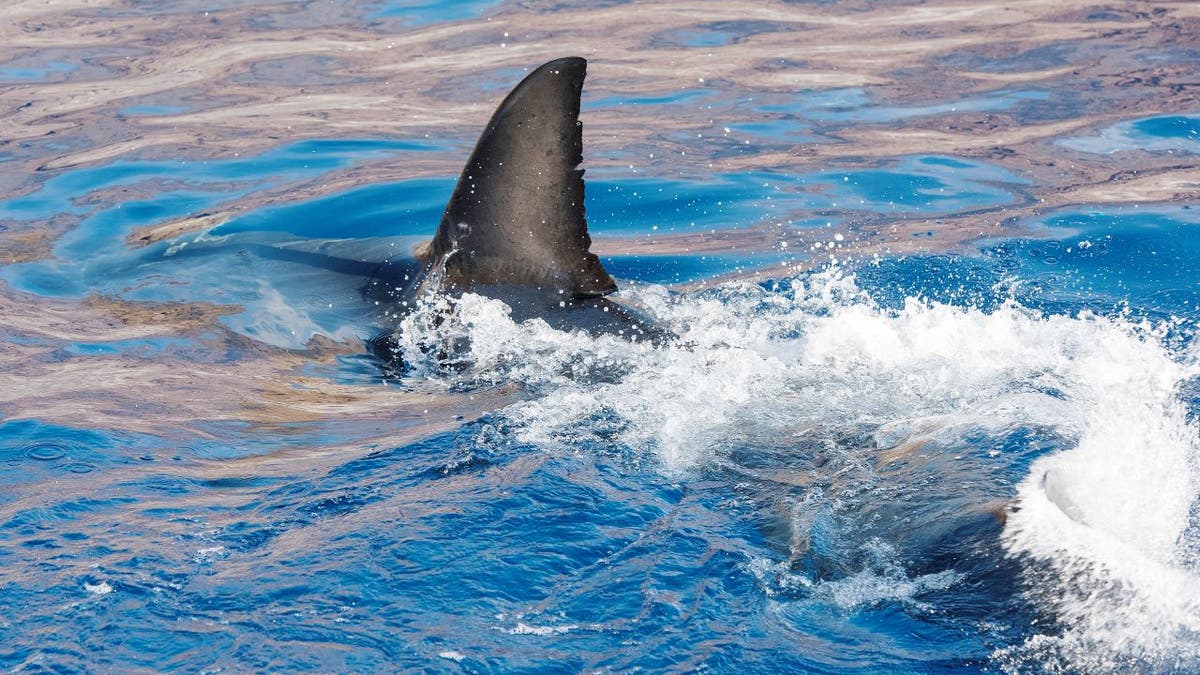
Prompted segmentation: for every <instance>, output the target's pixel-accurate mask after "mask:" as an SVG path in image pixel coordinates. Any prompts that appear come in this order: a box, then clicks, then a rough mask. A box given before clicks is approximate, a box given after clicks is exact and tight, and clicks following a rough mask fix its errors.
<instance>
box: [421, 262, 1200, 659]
mask: <svg viewBox="0 0 1200 675" xmlns="http://www.w3.org/2000/svg"><path fill="white" fill-rule="evenodd" d="M625 295H627V296H632V297H633V299H634V300H636V301H637V302H638V303H639V304H641V305H642V306H644V307H647V308H648V309H649V310H650V311H651V312H652V313H654V314H655V315H657V316H658V317H659V318H660V320H661V321H662V322H663V323H664V324H665V325H666V327H668V328H670V329H671V330H673V331H674V332H675V333H676V334H677V335H678V336H679V339H678V341H676V342H675V343H674V344H671V345H667V346H662V347H655V346H653V345H649V344H644V343H632V342H629V341H625V340H622V339H619V338H615V337H599V338H594V337H590V336H587V335H585V334H582V333H563V332H560V331H555V330H553V329H551V328H550V327H549V326H547V325H546V324H545V323H543V322H540V321H529V322H525V323H523V324H517V323H515V322H513V321H512V320H511V318H510V317H509V314H508V311H507V307H506V306H505V305H504V304H503V303H500V302H497V301H494V300H488V299H485V298H481V297H477V296H471V295H468V296H465V297H464V298H463V299H462V300H461V301H459V302H458V303H457V307H456V308H455V311H454V312H453V313H452V314H451V315H450V316H449V317H448V318H447V317H444V316H443V317H442V318H439V319H437V320H434V319H433V317H434V316H435V314H433V313H431V311H432V310H431V311H418V312H416V313H414V314H413V315H410V316H409V317H408V318H407V319H406V324H407V325H406V327H405V330H403V331H402V332H401V333H400V334H399V337H400V339H401V341H402V344H401V348H402V351H404V356H405V359H406V360H407V361H408V362H409V363H414V364H416V365H417V368H418V371H420V370H421V369H422V368H424V369H426V370H432V369H435V368H436V367H437V366H436V361H437V358H438V355H441V356H444V355H446V354H455V355H457V356H458V358H459V359H460V365H462V366H464V370H463V371H462V372H461V373H460V374H459V375H457V376H455V377H456V378H458V379H457V380H455V381H457V382H460V383H461V382H467V383H492V382H505V381H515V382H518V383H521V384H522V385H524V386H525V387H527V388H528V389H529V390H530V391H531V392H533V393H535V394H536V395H534V396H532V397H531V398H530V399H529V400H527V401H524V402H522V403H519V404H516V405H513V406H510V407H509V408H507V409H505V410H504V411H503V414H504V416H505V417H507V418H508V420H509V421H510V422H511V423H513V425H514V426H515V428H516V431H517V433H518V435H519V436H520V438H521V439H522V440H524V441H526V442H529V443H534V444H538V445H541V446H544V447H558V448H564V449H573V448H577V447H579V446H580V445H581V444H585V443H587V442H588V441H589V440H592V439H596V438H598V435H599V434H604V436H603V438H602V439H600V440H603V441H604V442H612V440H613V438H614V434H615V439H616V440H617V441H619V442H623V443H625V444H627V445H628V446H629V447H631V448H633V449H635V450H636V451H641V452H645V453H646V454H647V455H648V456H650V457H653V458H654V460H655V461H657V462H658V463H659V464H660V465H661V466H662V468H663V470H664V471H667V472H669V473H673V474H676V475H680V476H684V475H686V474H687V472H689V471H691V470H693V469H696V468H698V467H702V466H705V465H706V464H707V463H709V462H713V461H720V460H721V458H722V457H724V456H725V454H727V453H728V452H729V448H730V447H731V446H736V445H738V444H739V443H741V444H742V445H744V446H745V445H749V446H755V445H756V444H772V443H778V442H779V439H784V440H785V441H786V439H788V438H793V437H797V436H800V435H802V434H809V435H812V434H816V435H818V436H819V435H821V434H828V435H832V434H833V432H834V431H835V430H840V429H852V428H867V429H871V430H873V436H872V437H873V439H874V442H875V444H876V446H877V447H876V448H867V449H865V450H864V452H868V453H870V452H877V451H878V450H880V449H888V448H897V447H899V448H903V447H906V446H913V447H917V446H920V445H921V444H924V443H928V442H930V441H932V442H934V444H935V445H941V446H942V447H949V446H951V445H955V447H958V448H960V449H961V448H962V447H966V448H967V449H968V450H969V449H970V443H969V442H968V441H966V440H964V439H966V438H967V436H968V434H970V433H983V434H986V435H987V436H989V437H999V438H1002V437H1003V436H1004V434H1005V433H1006V431H1008V430H1010V429H1013V428H1016V427H1018V426H1028V427H1033V428H1038V429H1042V428H1045V429H1047V430H1049V432H1048V433H1050V434H1051V435H1052V436H1053V437H1054V439H1056V443H1057V444H1058V445H1059V446H1060V447H1062V448H1063V450H1061V451H1060V452H1058V453H1057V454H1053V455H1051V456H1048V457H1044V458H1042V459H1040V460H1039V461H1037V462H1036V463H1035V464H1034V466H1033V468H1032V470H1031V472H1030V473H1029V476H1028V478H1026V479H1025V480H1024V482H1023V483H1022V484H1021V486H1020V489H1019V495H1018V499H1017V503H1018V505H1019V507H1020V510H1019V511H1017V512H1015V513H1013V514H1012V515H1011V517H1010V518H1009V520H1008V524H1007V525H1006V529H1005V533H1004V546H1005V548H1006V550H1007V551H1008V553H1009V554H1010V555H1012V556H1014V557H1016V558H1018V559H1020V560H1023V561H1029V562H1030V575H1031V579H1032V581H1033V585H1032V590H1031V591H1030V593H1031V596H1030V597H1031V599H1033V600H1034V602H1035V603H1037V604H1038V606H1039V607H1041V608H1042V609H1044V610H1045V612H1046V613H1047V614H1048V615H1051V616H1052V617H1054V618H1056V619H1057V620H1058V622H1059V625H1058V626H1057V627H1055V628H1053V629H1048V630H1050V631H1051V632H1048V633H1047V635H1046V636H1039V637H1037V638H1036V639H1035V640H1031V641H1030V648H1029V650H1027V652H1026V653H1025V655H1024V656H1022V655H1019V654H1016V652H1006V653H1001V654H998V657H999V658H1000V659H1002V660H1005V662H1006V663H1018V662H1020V659H1021V658H1034V657H1035V656H1036V658H1043V657H1044V656H1045V655H1046V654H1047V653H1049V652H1050V651H1055V650H1058V651H1056V652H1055V653H1057V654H1059V656H1058V657H1055V658H1059V657H1061V658H1062V659H1064V660H1065V662H1067V663H1075V662H1079V663H1085V662H1086V663H1087V664H1089V665H1096V664H1100V665H1101V666H1103V664H1105V663H1107V664H1112V663H1119V662H1127V660H1128V659H1129V658H1133V659H1142V660H1143V661H1150V662H1156V661H1155V659H1161V660H1163V662H1164V663H1168V662H1170V663H1173V662H1176V661H1178V660H1179V659H1183V662H1187V663H1193V664H1194V663H1197V662H1198V661H1197V659H1200V637H1198V636H1200V576H1198V575H1197V573H1196V570H1195V569H1194V563H1189V562H1188V560H1189V558H1188V550H1189V547H1194V546H1195V545H1196V543H1195V542H1194V541H1190V539H1189V535H1188V534H1187V531H1188V530H1187V528H1188V526H1189V522H1190V521H1189V518H1190V517H1193V516H1192V515H1191V513H1192V510H1193V508H1194V504H1195V503H1196V501H1197V493H1198V486H1200V476H1198V475H1197V466H1198V465H1200V459H1198V457H1200V452H1198V450H1197V445H1198V444H1197V430H1196V429H1195V428H1194V427H1193V426H1191V425H1190V424H1189V423H1188V422H1187V420H1186V414H1185V410H1184V407H1183V405H1182V403H1181V402H1180V401H1179V399H1178V393H1177V392H1178V389H1179V387H1180V384H1181V382H1183V381H1185V380H1187V379H1188V378H1191V377H1194V376H1196V374H1197V369H1196V366H1195V363H1194V361H1195V359H1194V355H1188V354H1179V353H1172V352H1171V351H1170V350H1168V348H1167V347H1165V346H1164V340H1163V335H1162V333H1161V331H1159V330H1158V329H1156V328H1155V327H1153V326H1149V325H1147V324H1144V323H1136V322H1132V321H1128V320H1124V319H1121V318H1105V317H1099V316H1094V315H1090V314H1086V313H1085V314H1082V315H1079V316H1043V315H1042V314H1039V313H1037V312H1034V311H1031V310H1028V309H1025V308H1022V307H1019V306H1016V305H1014V304H1008V305H1003V306H1000V307H999V308H997V309H995V310H994V311H989V312H984V311H980V310H977V309H970V308H959V307H952V306H947V305H941V304H936V303H925V302H919V301H916V300H909V301H908V302H906V304H905V305H904V306H903V308H901V309H899V310H886V309H883V308H881V307H879V306H877V305H876V304H875V303H873V302H871V301H870V300H869V299H868V298H866V297H865V296H864V294H862V293H861V292H860V291H859V289H858V288H857V287H856V286H855V284H854V281H853V279H852V278H849V277H846V276H843V275H842V274H840V273H839V272H837V271H836V270H834V271H830V272H827V273H824V274H818V275H814V276H812V277H808V278H806V279H804V280H803V281H795V282H794V283H793V284H792V287H791V289H790V290H787V291H781V292H770V291H768V290H764V289H763V288H761V287H758V286H753V285H731V286H725V287H722V288H719V289H714V290H710V291H706V292H702V293H695V294H689V295H682V296H680V295H675V296H671V295H668V294H666V293H665V292H664V291H662V289H657V288H654V287H638V288H634V289H632V291H630V290H627V291H626V292H625ZM439 302H445V301H439ZM442 309H444V308H442ZM452 380H453V378H452ZM597 420H605V423H604V424H597ZM981 454H982V453H981ZM998 454H999V453H997V451H995V450H991V451H990V452H989V453H988V454H987V457H988V459H989V460H991V461H994V462H1003V461H1005V458H1004V457H1002V456H998ZM867 457H870V455H867ZM1193 527H1195V526H1194V525H1193ZM1195 536H1196V535H1195V534H1194V533H1193V534H1192V535H1190V538H1191V539H1194V538H1195ZM1191 555H1192V557H1193V558H1194V557H1195V551H1192V553H1191ZM942 574H943V573H933V574H930V575H926V576H925V577H920V578H908V577H906V576H897V575H896V574H891V573H880V572H878V571H877V570H876V571H864V572H863V573H862V574H861V575H859V576H857V577H856V576H851V577H849V578H847V579H844V580H842V583H841V584H840V586H839V585H831V586H829V587H828V588H827V589H826V590H827V592H828V593H830V597H831V598H833V600H834V601H835V602H836V603H838V604H839V605H844V606H847V607H854V606H859V605H861V604H864V603H866V604H871V603H873V602H876V601H879V600H880V599H886V598H889V597H890V598H892V599H903V598H906V597H913V596H914V595H916V594H918V593H922V592H926V591H936V590H938V589H940V588H944V587H946V586H948V585H949V584H952V583H954V582H955V581H956V579H957V577H954V576H953V575H952V573H945V576H943V575H942ZM898 581H899V582H903V583H900V584H899V585H897V582H898ZM889 594H891V595H889ZM897 594H898V595H897ZM1048 645H1051V646H1052V647H1053V648H1052V649H1051V648H1049V647H1048ZM1097 645H1099V647H1097ZM1035 647H1036V648H1035ZM1035 652H1036V654H1035ZM1015 654H1016V655H1015ZM1014 655H1015V656H1014ZM1031 655H1033V656H1031ZM1064 655H1065V656H1064ZM1013 659H1016V660H1013ZM1122 659H1125V660H1126V661H1122ZM1188 659H1191V661H1188Z"/></svg>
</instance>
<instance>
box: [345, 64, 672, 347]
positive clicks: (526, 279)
mask: <svg viewBox="0 0 1200 675" xmlns="http://www.w3.org/2000/svg"><path fill="white" fill-rule="evenodd" d="M586 72H587V61H586V60H584V59H582V58H579V57H567V58H561V59H556V60H554V61H550V62H549V63H546V64H544V65H542V66H541V67H539V68H537V69H536V70H534V71H533V72H532V73H530V74H529V75H528V76H527V77H526V78H525V79H524V80H522V81H521V83H520V84H518V85H517V86H516V87H515V88H513V90H512V91H511V92H510V93H509V94H508V96H507V97H506V98H505V99H504V101H503V102H502V103H501V104H500V106H499V108H497V109H496V112H495V113H494V114H493V115H492V118H491V121H490V122H488V125H487V126H486V127H485V128H484V131H483V133H482V135H481V136H480V138H479V141H478V142H477V143H476V145H475V149H474V150H473V151H472V153H471V156H470V158H469V159H468V160H467V164H466V166H465V167H464V168H463V172H462V175H461V176H460V177H459V179H458V183H457V185H456V186H455V188H454V193H453V195H452V196H451V197H450V201H449V203H447V205H446V210H445V212H444V214H443V215H442V220H441V223H440V224H439V225H438V229H437V233H436V234H435V235H434V237H433V240H432V241H431V242H429V243H428V244H427V245H424V246H422V247H419V250H418V251H416V258H417V260H416V263H415V264H416V266H419V267H418V268H417V269H414V263H413V261H412V260H411V259H410V260H405V261H396V262H393V261H390V260H389V261H387V262H385V263H383V264H382V265H380V266H379V268H378V269H377V270H376V271H375V274H374V275H373V278H372V280H371V282H370V284H369V285H368V288H367V289H366V292H367V293H368V294H369V295H371V296H373V297H375V298H377V299H378V298H382V299H386V300H389V301H393V302H395V301H399V300H401V299H406V298H412V297H414V296H417V295H420V294H421V293H429V292H436V293H446V294H450V295H461V294H462V293H465V292H471V293H478V294H480V295H485V296H489V297H494V298H498V299H500V300H503V301H505V302H506V303H507V304H508V305H509V306H510V307H512V309H513V313H512V316H513V319H515V320H517V321H523V320H525V319H530V318H535V317H536V318H541V319H544V320H545V321H546V322H547V323H549V324H550V325H551V326H553V327H555V328H559V329H563V330H570V329H574V328H580V329H583V330H585V331H588V332H593V333H597V332H598V333H614V334H621V335H625V336H627V337H631V338H633V339H639V338H659V337H662V335H661V334H660V332H659V331H657V330H655V329H653V328H652V327H650V324H649V322H647V321H646V320H645V319H644V318H643V317H640V316H638V313H637V312H636V311H635V310H631V309H629V308H626V307H624V306H622V305H619V304H617V303H614V302H612V301H610V300H608V299H607V298H605V297H604V296H607V295H609V294H611V293H614V292H615V291H616V290H617V284H616V282H615V281H613V278H612V277H611V276H610V275H609V274H608V272H607V271H606V270H605V269H604V266H603V265H602V264H601V262H600V259H599V258H597V257H596V255H595V254H593V253H591V251H590V250H589V249H590V247H591V243H592V242H591V238H590V237H589V236H588V231H587V220H586V218H585V215H584V182H583V170H582V169H580V168H578V167H579V164H580V163H581V162H582V161H583V128H582V125H581V124H580V122H579V103H580V95H581V93H582V90H583V80H584V77H585V76H586ZM406 263H407V264H406ZM405 279H411V280H412V281H405ZM387 342H388V341H387V340H386V339H385V340H384V341H382V342H376V343H375V344H374V347H375V351H376V353H377V354H378V355H380V356H382V357H384V358H385V360H386V359H387V358H388V356H389V355H388V354H387V353H386V352H387V349H386V346H385V345H386V344H387Z"/></svg>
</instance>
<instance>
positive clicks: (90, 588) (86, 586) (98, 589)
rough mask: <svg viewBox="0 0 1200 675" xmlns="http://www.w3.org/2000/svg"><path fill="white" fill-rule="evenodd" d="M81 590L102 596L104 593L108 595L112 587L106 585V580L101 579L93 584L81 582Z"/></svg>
mask: <svg viewBox="0 0 1200 675" xmlns="http://www.w3.org/2000/svg"><path fill="white" fill-rule="evenodd" d="M83 590H85V591H87V592H88V593H91V594H92V595H98V596H101V597H103V596H105V595H108V594H109V593H112V592H113V587H112V586H110V585H108V582H107V581H101V582H100V583H98V584H93V583H90V582H87V581H85V582H83Z"/></svg>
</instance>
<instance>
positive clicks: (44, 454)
mask: <svg viewBox="0 0 1200 675" xmlns="http://www.w3.org/2000/svg"><path fill="white" fill-rule="evenodd" d="M23 451H24V453H25V456H26V457H28V458H30V459H36V460H38V461H41V462H52V461H54V460H56V459H62V458H63V457H66V456H67V454H68V453H69V450H68V448H67V446H65V445H63V444H61V443H32V444H30V445H27V446H25V448H24V449H23Z"/></svg>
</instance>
